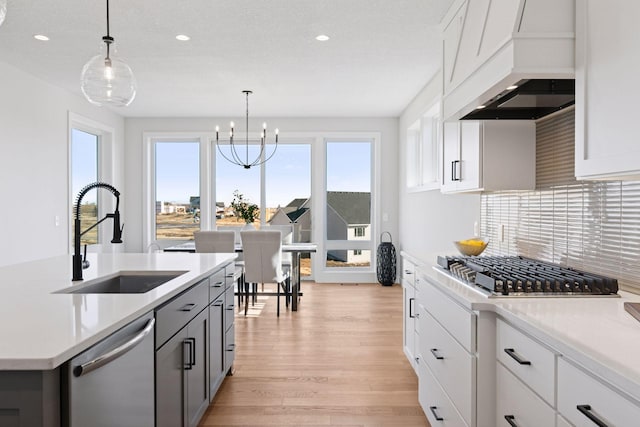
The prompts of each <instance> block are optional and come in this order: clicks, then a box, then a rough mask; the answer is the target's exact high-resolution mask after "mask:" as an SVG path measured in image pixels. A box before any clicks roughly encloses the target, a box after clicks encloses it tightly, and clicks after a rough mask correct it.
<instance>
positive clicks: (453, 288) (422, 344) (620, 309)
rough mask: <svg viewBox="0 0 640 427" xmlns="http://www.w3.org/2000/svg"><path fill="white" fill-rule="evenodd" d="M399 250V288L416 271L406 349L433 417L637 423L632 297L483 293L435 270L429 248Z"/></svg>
mask: <svg viewBox="0 0 640 427" xmlns="http://www.w3.org/2000/svg"><path fill="white" fill-rule="evenodd" d="M402 257H403V263H404V265H403V275H406V274H407V273H409V275H407V276H405V277H403V286H405V287H406V288H408V289H410V283H408V281H409V278H410V277H412V276H413V277H415V279H414V289H415V296H414V297H413V298H414V301H413V302H412V301H409V303H407V302H405V308H407V306H408V305H409V306H410V307H408V310H407V311H409V310H410V311H411V313H409V314H412V315H413V317H414V318H415V323H416V325H415V334H414V337H413V342H412V341H411V340H409V339H406V341H405V343H409V344H410V345H413V349H407V348H405V353H407V354H408V356H409V357H413V358H414V360H412V364H413V366H414V368H415V369H416V371H417V373H418V375H419V382H420V391H421V396H420V401H421V404H422V405H423V408H425V413H426V414H427V417H428V418H429V420H430V421H431V422H432V423H435V422H437V421H438V418H443V417H445V415H449V417H450V418H459V419H460V420H461V422H464V425H468V426H470V427H473V426H478V427H479V426H496V425H505V426H506V425H512V424H511V422H514V423H516V424H518V419H519V420H520V423H519V424H518V425H521V424H522V425H554V424H553V423H557V425H560V426H564V425H570V424H565V423H567V421H568V422H570V423H571V424H574V425H583V424H584V425H592V424H589V423H592V421H593V420H592V419H591V418H590V416H593V417H596V418H598V419H599V420H600V421H602V422H604V423H605V424H606V425H615V426H627V425H628V426H631V425H636V422H637V419H638V417H640V363H638V361H639V360H640V322H638V321H637V320H636V319H635V318H634V317H633V316H631V315H630V314H629V313H627V312H626V311H625V309H624V303H625V302H638V301H640V296H639V295H636V294H632V293H629V292H625V291H619V297H598V296H587V297H583V298H579V297H557V298H553V297H541V298H536V297H530V298H527V297H522V298H521V297H497V298H486V297H485V296H482V295H481V294H480V293H478V292H477V291H475V290H473V289H471V288H470V287H469V286H467V285H465V284H463V283H461V282H459V281H457V280H456V279H453V278H451V277H450V276H448V275H446V274H444V273H442V272H440V271H439V270H438V269H437V268H434V267H435V266H436V258H437V255H436V254H420V255H418V256H416V255H414V254H409V253H406V252H402ZM414 267H415V271H413V270H412V268H414ZM405 282H407V283H405ZM405 319H407V317H405ZM405 329H406V330H405V338H406V336H407V335H408V334H410V333H411V332H413V331H411V330H410V329H411V327H407V324H405ZM405 347H406V344H405ZM416 359H417V360H416ZM461 373H464V374H461ZM460 375H463V376H465V375H466V376H465V377H464V378H461V377H460ZM452 377H455V378H456V379H457V381H456V382H450V380H449V378H452ZM434 384H435V385H434ZM594 395H595V396H597V397H595V398H594V397H593V396H594ZM436 401H437V402H439V403H438V404H435V403H433V402H436ZM522 401H527V402H529V404H527V405H522V403H521V402H522ZM432 407H436V408H437V409H435V410H433V411H432V410H431V408H432ZM588 408H591V409H588ZM434 411H435V413H434ZM505 417H507V418H505ZM445 418H446V417H445ZM462 420H464V421H462Z"/></svg>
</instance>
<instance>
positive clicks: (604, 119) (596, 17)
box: [575, 0, 640, 179]
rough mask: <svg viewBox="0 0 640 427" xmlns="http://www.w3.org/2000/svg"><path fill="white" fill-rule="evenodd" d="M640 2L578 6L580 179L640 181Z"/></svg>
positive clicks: (596, 1)
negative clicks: (639, 119) (639, 120)
mask: <svg viewBox="0 0 640 427" xmlns="http://www.w3.org/2000/svg"><path fill="white" fill-rule="evenodd" d="M638 16H640V2H637V1H628V0H609V1H606V2H603V1H600V0H581V1H578V2H576V162H575V166H576V169H575V172H576V176H577V177H579V178H614V177H625V176H626V177H628V178H633V179H638V178H639V177H640V143H639V142H638V131H637V123H636V122H637V115H638V114H637V106H638V99H640V86H638V85H637V84H634V83H633V82H635V80H637V77H638V74H640V57H639V56H638V55H633V54H631V52H638V51H639V50H640V37H638V31H637V26H638Z"/></svg>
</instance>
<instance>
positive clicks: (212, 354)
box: [209, 294, 225, 400]
mask: <svg viewBox="0 0 640 427" xmlns="http://www.w3.org/2000/svg"><path fill="white" fill-rule="evenodd" d="M223 306H224V294H221V295H219V296H218V298H216V299H215V300H214V301H213V302H212V303H211V305H210V306H209V326H210V328H209V396H210V400H213V397H214V396H215V394H216V392H217V391H218V388H219V387H220V384H222V380H224V374H225V369H224V353H225V351H224V350H225V349H224V341H223V339H224V329H223V327H224V307H223Z"/></svg>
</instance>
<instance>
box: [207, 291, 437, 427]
mask: <svg viewBox="0 0 640 427" xmlns="http://www.w3.org/2000/svg"><path fill="white" fill-rule="evenodd" d="M303 292H304V296H303V297H302V299H301V303H300V305H299V307H298V311H297V312H291V311H289V310H288V309H283V307H281V312H280V318H277V317H276V312H275V307H276V298H275V297H270V298H267V299H266V300H263V299H260V300H259V303H258V304H257V305H256V307H255V308H254V309H252V310H250V311H249V315H248V316H247V317H245V316H244V315H240V314H237V315H236V349H237V352H236V362H235V374H234V375H233V376H229V377H227V378H226V379H225V381H224V383H223V385H222V387H221V388H220V391H219V392H218V394H217V395H216V399H215V400H214V402H213V403H212V405H211V406H210V407H209V409H208V411H207V413H206V414H205V416H204V418H203V420H202V422H201V424H200V426H245V427H246V426H307V427H309V426H350V427H356V426H367V427H373V426H389V427H390V426H393V427H396V426H403V427H413V426H427V427H428V426H429V423H428V422H427V419H426V417H425V416H424V413H423V412H422V410H421V408H420V406H419V404H418V382H417V378H416V376H415V374H414V372H413V370H412V368H411V366H410V365H409V362H408V361H407V359H406V357H405V355H404V353H403V352H402V288H401V287H400V286H399V285H394V286H391V287H383V286H380V285H378V284H359V285H355V284H345V285H340V284H316V283H303ZM282 302H283V303H284V299H283V300H282Z"/></svg>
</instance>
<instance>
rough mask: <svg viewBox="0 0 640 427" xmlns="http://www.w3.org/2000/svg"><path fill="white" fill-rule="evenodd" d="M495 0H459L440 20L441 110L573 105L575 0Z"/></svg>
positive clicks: (529, 112) (472, 112) (524, 115)
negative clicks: (441, 47) (441, 46)
mask: <svg viewBox="0 0 640 427" xmlns="http://www.w3.org/2000/svg"><path fill="white" fill-rule="evenodd" d="M494 3H496V1H483V0H460V1H458V2H456V3H454V6H453V7H452V8H451V10H449V12H448V13H447V16H445V18H444V19H443V21H442V26H443V86H444V97H443V118H444V119H445V120H447V121H451V120H495V119H498V120H502V119H504V120H522V119H527V120H531V119H533V120H535V119H538V118H540V117H544V116H545V115H547V114H550V113H553V112H555V111H558V110H561V109H563V108H566V107H568V106H570V105H573V104H574V93H575V81H574V76H575V68H574V55H575V33H574V27H575V0H536V1H530V0H529V1H527V0H513V1H500V2H499V3H500V7H497V6H496V5H497V3H496V4H494ZM492 4H493V6H492Z"/></svg>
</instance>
